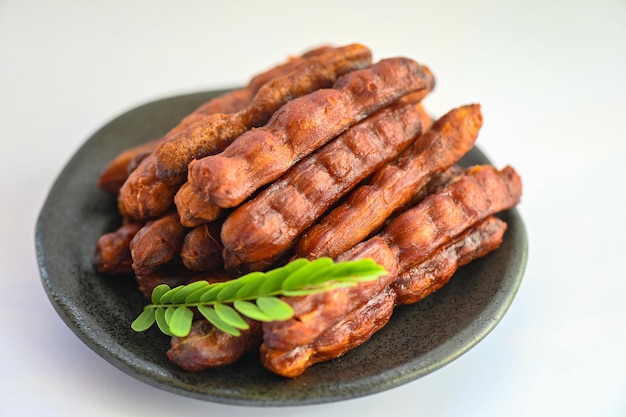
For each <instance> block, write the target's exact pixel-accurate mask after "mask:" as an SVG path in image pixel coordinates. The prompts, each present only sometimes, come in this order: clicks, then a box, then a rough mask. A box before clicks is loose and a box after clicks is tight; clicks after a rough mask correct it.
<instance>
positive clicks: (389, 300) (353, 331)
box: [260, 287, 395, 378]
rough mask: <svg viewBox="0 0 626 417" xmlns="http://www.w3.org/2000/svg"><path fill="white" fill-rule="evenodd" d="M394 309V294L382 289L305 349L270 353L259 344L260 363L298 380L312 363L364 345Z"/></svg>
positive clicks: (277, 372)
mask: <svg viewBox="0 0 626 417" xmlns="http://www.w3.org/2000/svg"><path fill="white" fill-rule="evenodd" d="M394 307H395V294H394V293H393V291H391V289H390V288H389V287H386V288H385V289H383V291H382V292H380V293H378V294H376V295H374V296H373V297H372V298H371V299H370V300H368V301H367V302H366V303H365V304H364V305H362V306H360V307H358V308H356V309H355V310H353V311H351V312H350V313H348V314H347V315H346V316H345V317H344V318H342V320H341V321H339V322H338V323H337V324H336V325H335V326H333V327H332V328H330V329H328V330H327V331H326V332H324V333H323V334H322V335H321V336H319V337H318V338H317V339H316V340H315V341H314V342H312V343H310V344H308V345H299V346H296V347H294V348H292V349H286V350H280V349H270V348H268V346H267V344H265V343H263V344H262V345H261V347H260V353H261V363H262V364H263V366H264V367H265V368H266V369H268V370H270V371H272V372H274V373H275V374H278V375H281V376H284V377H286V378H295V377H297V376H300V375H302V373H304V371H305V370H306V369H307V368H309V367H311V366H313V365H315V364H316V363H321V362H326V361H329V360H332V359H337V358H339V357H341V356H343V355H344V354H345V353H346V352H348V351H350V350H352V349H354V348H356V347H358V346H360V345H362V344H363V343H365V342H367V341H368V340H369V339H370V338H371V337H372V335H373V334H374V333H376V332H377V331H378V330H380V329H381V328H382V327H383V326H385V325H386V324H387V323H388V322H389V319H390V318H391V315H392V313H393V309H394Z"/></svg>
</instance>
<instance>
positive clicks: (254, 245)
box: [222, 101, 425, 272]
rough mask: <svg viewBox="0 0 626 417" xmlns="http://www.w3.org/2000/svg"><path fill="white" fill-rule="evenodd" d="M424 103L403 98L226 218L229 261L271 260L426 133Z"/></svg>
mask: <svg viewBox="0 0 626 417" xmlns="http://www.w3.org/2000/svg"><path fill="white" fill-rule="evenodd" d="M423 117H425V112H424V111H423V109H422V107H421V106H420V105H416V104H414V103H412V102H410V101H398V102H396V103H394V104H392V105H391V106H388V107H386V108H384V109H382V110H379V111H378V112H376V113H374V114H373V115H371V116H370V117H367V118H366V119H364V120H362V121H361V122H359V123H357V124H355V125H353V126H351V127H350V128H349V129H348V130H346V131H345V132H344V133H342V134H341V135H339V136H337V137H336V138H335V139H333V140H332V141H331V142H330V143H328V144H326V145H325V146H323V147H322V148H320V149H318V150H317V151H316V152H314V153H312V154H311V155H309V156H307V157H306V158H304V159H303V160H301V161H300V162H299V163H298V164H296V165H295V166H294V167H293V168H292V169H291V170H289V171H288V172H287V173H286V174H285V175H283V176H282V177H281V178H279V179H278V180H276V181H274V182H273V183H272V184H271V185H270V186H269V187H268V188H266V189H264V190H263V191H261V192H260V193H259V194H258V195H257V196H255V197H254V198H252V199H251V200H250V201H248V202H246V203H244V204H243V205H241V206H240V207H238V208H237V209H235V211H234V212H232V213H231V214H230V215H229V216H228V217H227V218H226V220H225V222H224V225H223V228H222V235H223V239H224V241H225V245H224V246H225V248H226V250H225V254H224V258H225V265H226V269H227V270H228V271H231V272H232V271H237V270H238V269H239V265H240V264H241V263H250V262H259V261H261V260H266V261H267V263H268V264H271V262H272V260H274V259H276V258H277V257H278V256H281V255H282V254H284V253H285V251H287V250H288V249H289V248H290V247H291V246H292V245H293V243H294V240H295V239H296V237H297V236H298V235H300V233H302V232H303V231H304V230H305V229H306V228H307V227H308V226H310V225H311V224H312V223H313V222H314V221H315V220H316V219H317V218H318V217H319V216H321V215H322V213H324V212H325V211H326V210H327V209H328V208H329V207H330V206H331V205H332V204H334V203H335V202H336V201H338V200H339V199H340V198H341V197H342V196H344V195H345V194H346V193H347V192H348V191H349V190H351V189H352V188H353V187H354V186H355V185H356V184H358V183H359V182H360V181H362V180H363V179H364V178H366V177H367V176H369V175H370V174H371V173H372V172H374V171H375V170H376V169H378V168H380V166H382V165H383V164H384V163H385V162H388V161H390V160H391V159H393V158H395V157H396V156H397V155H399V154H400V153H401V152H402V151H403V150H404V149H406V148H407V147H408V146H409V145H410V144H411V142H412V141H413V140H414V139H415V137H416V136H418V135H419V134H420V133H421V131H422V130H421V126H422V118H423Z"/></svg>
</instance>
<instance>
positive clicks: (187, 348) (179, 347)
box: [167, 319, 262, 372]
mask: <svg viewBox="0 0 626 417" xmlns="http://www.w3.org/2000/svg"><path fill="white" fill-rule="evenodd" d="M246 321H247V322H248V324H249V325H250V329H248V330H244V331H242V332H241V335H240V336H237V337H234V336H232V335H230V334H228V333H224V332H222V331H221V330H219V329H217V328H215V327H214V326H213V325H211V324H210V323H209V322H207V321H205V320H197V321H195V322H194V323H193V324H192V326H191V332H190V333H189V335H188V336H186V337H173V338H172V342H171V347H170V349H169V350H168V351H167V357H168V358H169V359H170V360H171V361H172V362H174V363H175V364H177V365H178V366H180V367H181V368H182V369H184V370H186V371H190V372H197V371H201V370H204V369H207V368H216V367H220V366H225V365H229V364H231V363H233V362H235V361H237V360H238V359H239V358H240V357H242V356H243V355H244V354H246V353H247V352H249V351H250V350H252V349H256V348H258V347H259V345H260V344H261V340H262V333H261V331H260V330H261V323H260V322H258V321H254V320H249V319H247V320H246Z"/></svg>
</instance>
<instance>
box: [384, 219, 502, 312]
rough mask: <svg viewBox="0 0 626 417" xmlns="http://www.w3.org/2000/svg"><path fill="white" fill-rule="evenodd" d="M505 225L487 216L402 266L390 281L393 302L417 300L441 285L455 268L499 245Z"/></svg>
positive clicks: (452, 273) (447, 279)
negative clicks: (420, 257)
mask: <svg viewBox="0 0 626 417" xmlns="http://www.w3.org/2000/svg"><path fill="white" fill-rule="evenodd" d="M506 228H507V225H506V223H505V222H504V221H502V220H500V219H498V218H497V217H494V216H489V217H487V218H486V219H485V220H482V221H480V222H478V223H476V224H475V225H473V226H471V227H469V228H468V229H467V230H465V231H464V232H463V233H461V234H460V235H458V236H456V237H454V238H453V239H450V240H449V241H447V242H446V243H444V244H443V245H441V246H440V247H438V248H437V249H436V250H435V251H434V252H433V253H432V254H431V255H430V256H428V257H427V258H426V259H425V260H424V261H422V262H420V263H418V264H415V265H413V266H410V267H407V268H405V269H404V270H403V271H402V272H401V273H399V274H398V277H397V278H396V279H395V281H394V282H393V283H392V284H391V287H392V288H393V291H394V293H395V294H396V304H398V305H401V304H413V303H416V302H418V301H420V300H423V299H424V298H426V297H427V296H428V295H430V294H431V293H433V292H435V291H437V290H438V289H440V288H441V287H443V286H444V285H445V284H447V283H448V281H449V280H450V278H452V276H453V275H454V273H455V272H456V271H457V269H459V268H460V267H462V266H463V265H466V264H468V263H470V262H471V261H473V260H475V259H478V258H481V257H483V256H485V255H487V254H488V253H490V252H492V251H494V250H496V249H497V248H498V247H500V245H501V244H502V239H503V238H504V233H505V232H506ZM403 263H410V262H403Z"/></svg>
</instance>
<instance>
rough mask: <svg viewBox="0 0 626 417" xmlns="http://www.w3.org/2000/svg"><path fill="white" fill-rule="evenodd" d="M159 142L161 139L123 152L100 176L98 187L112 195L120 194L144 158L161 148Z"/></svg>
mask: <svg viewBox="0 0 626 417" xmlns="http://www.w3.org/2000/svg"><path fill="white" fill-rule="evenodd" d="M159 142H160V139H158V140H151V141H149V142H146V143H142V144H140V145H137V146H133V147H132V148H129V149H126V150H124V151H123V152H121V153H120V154H119V155H118V156H116V157H115V158H113V160H111V162H109V164H108V165H107V166H106V167H105V169H104V170H103V171H102V173H101V174H100V177H99V178H98V187H100V189H101V190H104V191H106V192H109V193H111V194H117V193H119V192H120V188H122V185H124V182H125V181H126V179H127V178H128V176H129V175H130V173H131V172H132V171H133V170H134V169H135V168H137V166H138V165H139V163H141V161H142V160H143V159H144V158H146V157H147V156H148V155H150V154H151V153H152V152H154V150H155V149H156V148H157V146H159Z"/></svg>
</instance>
